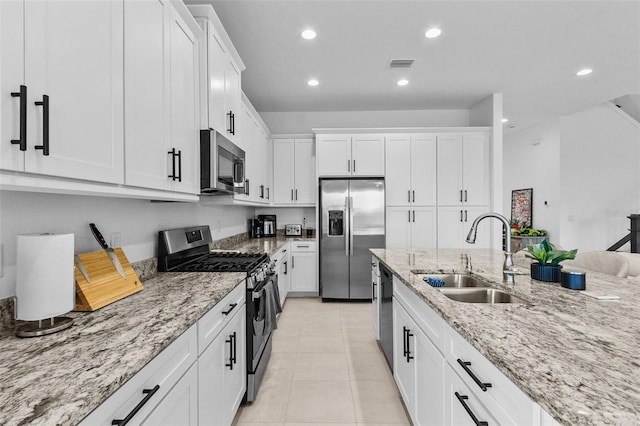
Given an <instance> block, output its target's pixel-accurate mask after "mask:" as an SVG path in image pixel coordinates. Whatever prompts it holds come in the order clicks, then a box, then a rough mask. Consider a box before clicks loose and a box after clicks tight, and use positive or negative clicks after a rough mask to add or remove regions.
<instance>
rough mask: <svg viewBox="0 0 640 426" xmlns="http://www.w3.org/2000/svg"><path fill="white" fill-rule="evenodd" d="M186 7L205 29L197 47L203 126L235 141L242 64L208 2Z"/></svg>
mask: <svg viewBox="0 0 640 426" xmlns="http://www.w3.org/2000/svg"><path fill="white" fill-rule="evenodd" d="M188 8H189V11H190V12H191V13H192V14H193V16H194V17H195V18H196V20H197V21H198V24H200V27H201V28H202V30H203V31H204V37H203V42H202V47H201V49H200V56H201V63H202V66H201V68H200V86H201V93H202V95H203V96H204V99H202V101H201V103H200V105H201V114H200V117H201V122H200V125H201V126H202V127H203V128H210V129H214V130H217V131H218V132H220V133H221V134H223V135H224V136H225V137H226V138H227V139H229V140H230V141H232V142H234V143H236V144H237V143H238V142H239V139H240V137H241V135H240V133H241V132H240V128H241V126H240V120H242V118H243V117H242V111H241V108H240V105H241V103H242V90H241V74H242V71H244V69H245V66H244V64H243V63H242V60H241V59H240V56H239V55H238V53H237V51H236V50H235V48H234V47H233V44H232V43H231V40H230V39H229V36H228V35H227V33H226V31H225V30H224V27H223V26H222V23H221V22H220V19H218V16H217V15H216V13H215V11H214V10H213V8H212V7H211V6H210V5H190V6H188Z"/></svg>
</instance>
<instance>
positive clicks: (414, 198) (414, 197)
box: [411, 189, 416, 203]
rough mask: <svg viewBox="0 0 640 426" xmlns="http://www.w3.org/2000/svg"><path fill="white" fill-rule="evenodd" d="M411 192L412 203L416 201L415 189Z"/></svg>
mask: <svg viewBox="0 0 640 426" xmlns="http://www.w3.org/2000/svg"><path fill="white" fill-rule="evenodd" d="M411 193H412V194H413V201H412V202H413V203H415V202H416V190H415V189H414V190H413V191H411Z"/></svg>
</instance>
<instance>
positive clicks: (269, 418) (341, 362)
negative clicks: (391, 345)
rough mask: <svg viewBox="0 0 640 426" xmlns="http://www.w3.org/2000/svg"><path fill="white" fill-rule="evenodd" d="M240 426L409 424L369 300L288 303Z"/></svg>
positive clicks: (292, 300) (240, 414)
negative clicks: (376, 332) (255, 393)
mask: <svg viewBox="0 0 640 426" xmlns="http://www.w3.org/2000/svg"><path fill="white" fill-rule="evenodd" d="M234 424H236V425H238V426H247V425H262V426H267V425H287V426H294V425H305V424H312V425H314V426H318V425H319V424H331V425H334V426H335V425H367V424H376V425H381V424H387V425H392V424H393V425H397V424H404V425H407V424H410V422H409V419H408V417H407V415H406V412H405V410H404V406H403V405H402V402H401V400H400V394H399V393H398V390H397V388H396V386H395V383H394V381H393V376H392V373H391V369H390V368H389V366H388V365H387V362H386V360H385V359H384V355H383V353H382V351H381V350H380V349H379V347H378V345H377V343H376V339H375V336H374V334H373V328H372V325H371V304H370V303H336V302H327V303H322V301H321V299H319V298H289V299H287V301H286V303H285V306H284V309H283V312H282V314H280V317H279V318H278V329H277V330H276V331H275V332H274V335H273V352H272V353H271V360H270V362H269V366H268V367H267V371H266V374H265V377H264V381H263V383H262V386H261V387H260V391H259V392H258V397H257V399H256V401H254V402H253V403H251V404H249V405H244V406H241V407H240V410H239V411H238V414H237V415H236V418H235V420H234Z"/></svg>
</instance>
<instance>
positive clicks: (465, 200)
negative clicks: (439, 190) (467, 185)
mask: <svg viewBox="0 0 640 426" xmlns="http://www.w3.org/2000/svg"><path fill="white" fill-rule="evenodd" d="M464 202H465V203H466V202H467V190H466V189H465V190H464Z"/></svg>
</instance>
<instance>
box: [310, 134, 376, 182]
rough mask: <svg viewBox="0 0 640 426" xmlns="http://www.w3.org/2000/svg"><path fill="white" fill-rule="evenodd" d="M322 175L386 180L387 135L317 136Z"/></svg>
mask: <svg viewBox="0 0 640 426" xmlns="http://www.w3.org/2000/svg"><path fill="white" fill-rule="evenodd" d="M316 141H317V151H316V152H317V155H318V175H319V176H320V177H324V176H384V135H317V137H316Z"/></svg>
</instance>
